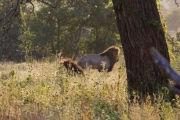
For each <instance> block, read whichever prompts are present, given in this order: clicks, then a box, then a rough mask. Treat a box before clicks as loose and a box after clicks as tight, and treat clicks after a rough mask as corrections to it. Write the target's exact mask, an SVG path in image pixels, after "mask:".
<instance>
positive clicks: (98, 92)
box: [0, 60, 180, 120]
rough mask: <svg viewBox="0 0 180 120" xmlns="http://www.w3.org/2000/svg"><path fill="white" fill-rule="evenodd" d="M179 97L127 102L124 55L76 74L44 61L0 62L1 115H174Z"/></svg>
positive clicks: (26, 119) (18, 118)
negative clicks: (104, 67)
mask: <svg viewBox="0 0 180 120" xmlns="http://www.w3.org/2000/svg"><path fill="white" fill-rule="evenodd" d="M178 100H179V98H178V96H177V100H176V103H175V104H174V105H173V106H172V105H171V104H170V102H165V101H164V100H163V99H161V98H156V99H155V101H156V102H154V103H151V102H150V100H149V102H147V103H146V104H139V103H137V102H134V103H131V102H129V100H128V94H127V82H126V72H125V65H124V61H123V60H122V61H120V62H118V63H117V64H116V66H115V68H114V69H113V71H112V72H111V73H108V74H107V73H106V72H103V73H99V72H97V70H89V71H86V73H85V75H76V76H73V75H71V74H69V73H67V72H66V71H65V70H64V68H63V67H62V66H61V67H59V65H58V62H51V63H50V62H49V61H48V60H47V61H46V60H45V61H44V62H37V61H33V62H32V63H13V62H7V63H0V119H1V120H144V119H146V120H178V119H180V107H179V101H178ZM147 101H148V100H147Z"/></svg>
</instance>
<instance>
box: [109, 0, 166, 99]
mask: <svg viewBox="0 0 180 120" xmlns="http://www.w3.org/2000/svg"><path fill="white" fill-rule="evenodd" d="M112 1H113V7H114V10H115V13H116V16H117V18H116V19H117V26H118V30H119V33H120V37H121V42H122V47H123V51H124V56H125V63H126V70H127V81H128V88H129V92H130V93H132V91H135V92H136V93H137V94H139V95H142V96H141V97H143V98H144V97H146V96H147V95H148V94H150V95H152V94H153V93H154V92H155V90H156V88H157V86H159V85H166V84H167V83H168V79H167V77H165V76H163V75H162V73H161V72H160V70H159V69H158V68H157V67H156V66H155V64H154V63H153V60H152V58H151V56H150V52H149V49H150V47H152V46H154V47H155V48H156V49H157V50H158V51H159V52H160V53H161V54H162V55H163V56H164V57H165V58H166V59H167V60H168V62H169V54H168V48H167V44H166V40H165V33H164V30H163V26H162V24H161V21H160V16H159V12H158V8H157V3H156V0H112Z"/></svg>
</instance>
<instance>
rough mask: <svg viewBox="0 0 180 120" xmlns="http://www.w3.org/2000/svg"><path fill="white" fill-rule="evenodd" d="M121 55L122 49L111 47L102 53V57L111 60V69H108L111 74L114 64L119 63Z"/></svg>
mask: <svg viewBox="0 0 180 120" xmlns="http://www.w3.org/2000/svg"><path fill="white" fill-rule="evenodd" d="M119 54H120V49H119V48H118V47H116V46H111V47H109V48H107V49H106V50H104V51H103V52H102V53H100V55H101V56H107V57H108V58H109V60H110V67H109V69H108V71H109V72H110V71H111V70H112V69H113V67H114V64H115V63H116V62H118V61H119Z"/></svg>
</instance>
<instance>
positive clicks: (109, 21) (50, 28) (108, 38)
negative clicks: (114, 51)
mask: <svg viewBox="0 0 180 120" xmlns="http://www.w3.org/2000/svg"><path fill="white" fill-rule="evenodd" d="M38 6H39V9H38V10H37V11H35V13H34V16H33V15H31V16H30V18H29V11H30V10H29V11H28V10H26V11H24V12H22V15H23V20H24V23H25V25H26V27H27V29H28V32H26V33H23V34H22V35H21V36H20V38H21V40H22V41H24V40H26V39H29V40H30V41H31V42H32V49H33V52H34V53H36V54H37V53H45V54H46V53H48V52H51V53H54V54H56V53H59V52H62V55H63V56H65V57H77V56H81V55H82V54H84V53H86V54H87V53H98V52H101V51H103V50H104V49H106V48H107V47H109V46H111V45H116V44H118V42H119V41H118V39H119V35H118V32H117V26H116V22H115V15H114V12H113V8H112V3H111V2H110V1H103V2H94V0H90V1H88V2H85V1H82V0H78V1H74V2H72V1H65V0H62V1H61V4H60V6H59V7H57V8H51V7H49V6H46V5H42V4H39V5H38ZM25 46H26V45H25V44H22V45H21V47H24V48H25Z"/></svg>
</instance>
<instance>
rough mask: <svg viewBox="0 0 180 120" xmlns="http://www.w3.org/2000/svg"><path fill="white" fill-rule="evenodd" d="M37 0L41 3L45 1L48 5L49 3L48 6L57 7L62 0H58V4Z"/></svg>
mask: <svg viewBox="0 0 180 120" xmlns="http://www.w3.org/2000/svg"><path fill="white" fill-rule="evenodd" d="M37 1H39V2H41V3H43V4H46V5H48V6H50V7H52V8H56V7H57V6H58V5H59V3H60V2H61V0H58V2H57V3H56V5H53V4H51V3H50V2H48V1H45V0H37Z"/></svg>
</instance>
